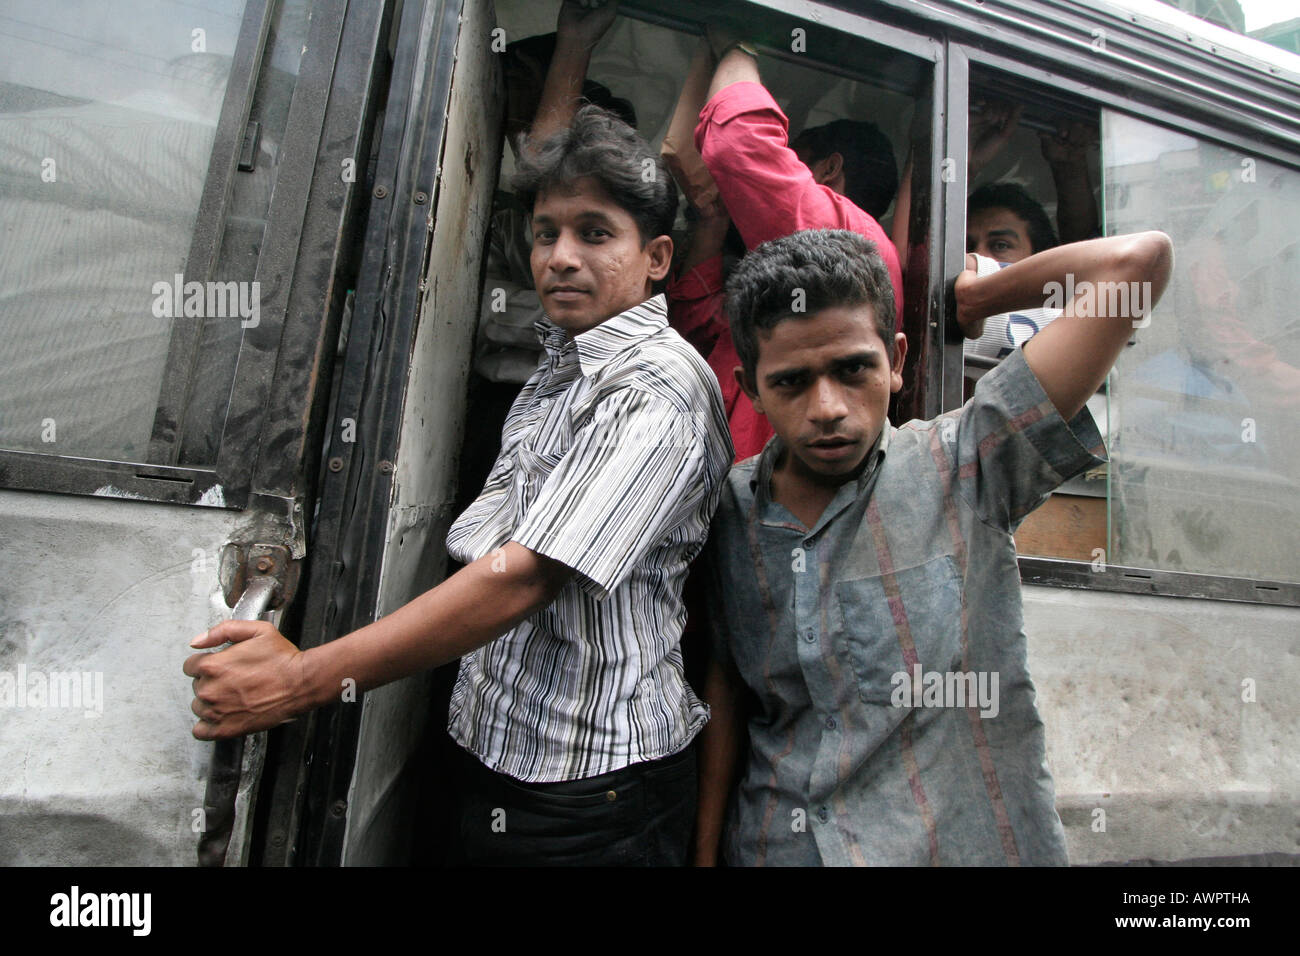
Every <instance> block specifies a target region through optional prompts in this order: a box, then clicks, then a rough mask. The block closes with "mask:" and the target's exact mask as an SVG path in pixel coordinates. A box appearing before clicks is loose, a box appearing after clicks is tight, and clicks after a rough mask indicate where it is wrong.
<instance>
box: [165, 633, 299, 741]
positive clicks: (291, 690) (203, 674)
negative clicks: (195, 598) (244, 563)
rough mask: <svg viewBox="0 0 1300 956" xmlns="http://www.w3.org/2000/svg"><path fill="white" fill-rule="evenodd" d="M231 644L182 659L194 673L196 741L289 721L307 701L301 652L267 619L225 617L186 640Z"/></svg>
mask: <svg viewBox="0 0 1300 956" xmlns="http://www.w3.org/2000/svg"><path fill="white" fill-rule="evenodd" d="M227 641H232V642H234V643H233V645H232V646H231V647H228V648H226V649H225V650H222V651H218V652H216V653H208V654H194V655H191V656H190V657H188V658H186V660H185V666H184V671H185V673H186V675H188V676H190V677H193V678H194V703H193V704H191V705H190V709H191V710H193V711H194V714H195V716H197V717H198V718H199V722H198V723H197V724H195V725H194V729H193V734H194V736H195V737H197V738H198V739H199V740H218V739H224V738H227V737H240V736H243V735H244V734H251V733H254V732H256V731H259V730H267V729H269V728H271V727H275V726H278V725H279V724H283V723H287V722H288V721H290V720H292V719H293V718H294V717H296V716H297V715H298V714H300V713H302V712H303V711H304V710H307V709H308V708H309V707H310V706H311V704H310V700H309V697H308V693H307V686H308V685H307V679H306V674H305V671H304V666H303V660H304V652H303V651H300V650H298V648H296V647H295V646H294V645H293V644H291V643H290V642H289V641H288V640H286V639H285V638H284V636H283V635H281V634H280V632H279V631H277V630H276V629H275V628H274V627H272V626H271V625H270V624H269V623H267V622H266V621H223V622H222V623H220V624H218V625H217V626H216V627H213V628H212V629H210V630H209V631H208V632H207V633H206V634H200V635H199V636H198V637H196V638H195V639H194V640H193V641H191V642H190V646H191V647H198V648H207V647H219V646H221V645H222V644H224V643H226V642H227Z"/></svg>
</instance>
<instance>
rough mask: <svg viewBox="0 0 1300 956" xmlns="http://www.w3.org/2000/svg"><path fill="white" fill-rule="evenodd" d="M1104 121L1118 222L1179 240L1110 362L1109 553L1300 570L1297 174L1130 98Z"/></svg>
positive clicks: (1234, 568)
mask: <svg viewBox="0 0 1300 956" xmlns="http://www.w3.org/2000/svg"><path fill="white" fill-rule="evenodd" d="M1103 130H1104V139H1103V145H1102V153H1103V159H1104V162H1105V200H1106V201H1105V220H1106V231H1107V233H1108V234H1110V233H1126V232H1135V231H1138V230H1142V229H1156V228H1158V229H1163V230H1164V231H1165V232H1167V233H1168V234H1169V235H1170V237H1171V238H1172V239H1173V241H1174V248H1175V250H1176V253H1175V257H1176V258H1175V267H1174V275H1173V279H1172V282H1171V283H1170V287H1169V289H1168V290H1166V292H1165V295H1164V298H1163V299H1162V300H1161V303H1160V306H1159V307H1158V308H1157V309H1156V311H1155V312H1154V313H1153V314H1152V315H1151V316H1149V324H1148V325H1147V326H1146V327H1144V328H1141V329H1140V330H1139V331H1138V332H1137V335H1136V343H1135V344H1134V345H1133V346H1132V347H1131V348H1129V349H1128V350H1126V351H1125V353H1124V354H1123V355H1122V356H1121V357H1120V361H1119V363H1118V365H1117V366H1116V370H1115V372H1114V373H1113V374H1112V376H1111V392H1110V403H1111V417H1112V431H1111V436H1110V455H1111V474H1110V492H1111V493H1110V523H1111V528H1110V534H1111V547H1110V551H1109V553H1110V560H1111V561H1112V562H1113V563H1116V564H1120V565H1126V566H1132V567H1139V568H1153V569H1158V570H1165V571H1186V572H1193V573H1199V574H1212V575H1224V576H1229V577H1238V578H1253V579H1262V580H1266V581H1284V582H1295V581H1300V556H1297V552H1296V549H1295V546H1294V543H1293V542H1292V541H1291V540H1290V536H1289V535H1288V534H1287V533H1286V530H1287V529H1291V528H1294V527H1295V526H1296V521H1297V505H1296V502H1297V491H1298V490H1300V434H1298V432H1297V415H1296V413H1297V411H1300V319H1298V318H1297V313H1296V308H1295V303H1296V302H1297V301H1298V300H1300V272H1298V271H1297V268H1298V267H1300V241H1298V240H1297V238H1296V233H1295V226H1294V224H1295V222H1296V221H1297V218H1298V217H1300V174H1298V173H1297V172H1296V170H1294V169H1291V168H1288V167H1286V166H1282V165H1280V164H1278V163H1276V162H1272V161H1269V160H1266V159H1264V158H1261V157H1256V156H1253V155H1251V154H1250V153H1249V152H1244V151H1241V150H1234V149H1231V148H1227V147H1224V146H1220V145H1217V144H1215V143H1211V142H1207V141H1205V140H1202V139H1197V138H1194V137H1192V136H1188V135H1185V134H1182V133H1177V132H1174V131H1172V130H1168V129H1164V128H1162V127H1159V126H1156V125H1154V124H1152V123H1149V122H1145V121H1143V120H1139V119H1136V118H1134V117H1131V116H1128V115H1125V114H1123V113H1119V112H1112V111H1106V113H1105V114H1104V117H1103ZM1131 293H1133V294H1141V290H1131Z"/></svg>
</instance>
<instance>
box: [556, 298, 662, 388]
mask: <svg viewBox="0 0 1300 956" xmlns="http://www.w3.org/2000/svg"><path fill="white" fill-rule="evenodd" d="M533 327H534V328H535V329H536V330H537V334H538V335H539V336H540V337H541V340H542V347H543V348H544V349H546V351H547V352H548V353H550V354H551V355H559V354H560V353H561V352H564V351H565V350H566V349H567V348H568V347H569V346H570V344H572V345H573V346H576V348H577V350H578V362H579V363H580V364H581V366H582V374H583V375H584V376H592V375H595V374H596V373H597V372H599V371H600V370H601V369H602V368H604V367H605V364H606V363H607V362H609V360H610V359H612V358H614V357H615V356H616V355H618V354H620V353H621V352H625V351H627V350H628V349H629V348H631V347H632V346H633V345H635V344H636V343H638V342H640V341H641V340H642V339H644V338H647V337H648V336H651V335H654V334H655V333H656V332H660V331H662V330H663V329H666V328H667V327H668V303H667V300H666V299H665V298H664V296H663V294H662V293H661V294H659V295H656V296H651V297H650V298H648V299H646V300H645V301H644V302H642V303H640V304H639V305H634V306H632V308H630V309H628V310H627V311H626V312H620V313H619V314H618V315H615V316H611V317H610V318H608V319H606V320H605V321H604V322H601V323H600V324H599V325H597V326H596V327H595V328H591V329H588V330H587V331H586V332H580V333H578V334H577V335H575V336H574V337H573V339H572V340H570V339H569V337H568V334H567V333H566V332H565V331H564V329H562V328H560V327H559V326H558V325H556V324H554V323H553V322H551V320H550V319H547V318H545V317H543V318H541V319H538V320H537V321H536V322H535V323H534V324H533Z"/></svg>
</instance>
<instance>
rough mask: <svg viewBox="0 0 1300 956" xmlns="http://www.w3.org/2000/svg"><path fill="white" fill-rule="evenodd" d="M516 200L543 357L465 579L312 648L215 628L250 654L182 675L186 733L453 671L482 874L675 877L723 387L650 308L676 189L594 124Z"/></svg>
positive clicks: (587, 113) (689, 789) (685, 805)
mask: <svg viewBox="0 0 1300 956" xmlns="http://www.w3.org/2000/svg"><path fill="white" fill-rule="evenodd" d="M516 188H517V190H518V191H519V192H520V194H521V196H522V197H523V198H525V200H526V201H527V202H528V203H529V204H531V207H532V209H533V252H532V263H531V264H532V269H533V277H534V279H535V281H536V285H537V291H538V294H539V295H540V297H541V302H542V305H543V307H544V308H545V312H546V316H547V320H548V321H543V322H540V323H539V329H538V331H539V333H540V334H541V336H542V342H543V345H544V347H545V350H546V355H545V361H544V362H543V364H541V365H540V366H539V367H538V369H537V371H536V372H535V373H534V375H533V376H532V378H530V379H529V380H528V383H527V384H526V385H525V386H524V388H523V390H522V391H521V392H520V394H519V397H518V398H517V399H516V401H515V403H514V405H513V406H512V407H511V410H510V413H509V415H508V417H507V420H506V424H505V428H504V431H503V434H502V446H501V452H500V455H499V457H498V459H497V462H496V465H495V466H494V467H493V469H492V472H491V474H490V475H489V477H488V480H487V483H486V485H485V486H484V488H483V491H482V493H481V494H480V495H479V497H478V499H477V500H476V501H475V502H474V503H473V504H472V505H471V506H470V507H469V508H468V509H467V510H466V512H465V513H464V514H463V515H461V517H460V518H459V519H458V520H457V521H456V522H455V524H454V525H453V526H452V528H451V530H450V532H449V534H448V539H447V543H448V550H449V551H450V553H451V554H452V555H453V556H454V557H456V558H458V559H459V560H462V561H465V562H468V563H467V565H466V567H464V568H463V569H462V570H461V571H459V572H457V573H456V574H455V575H453V576H452V577H450V578H448V579H447V580H446V581H444V582H443V583H442V584H440V585H439V586H438V587H436V588H434V589H433V590H432V591H429V592H428V593H426V594H424V595H422V596H421V597H419V598H417V599H416V600H414V601H412V602H411V603H410V604H408V605H406V606H405V607H403V608H401V609H399V610H397V611H395V612H394V613H392V614H390V615H388V616H387V617H385V618H383V619H381V620H379V621H376V622H375V623H374V624H371V625H369V626H367V627H364V628H362V629H360V630H358V631H356V632H354V633H352V634H349V635H347V636H345V637H342V638H340V639H338V640H336V641H333V642H331V643H329V644H325V645H322V646H321V647H317V648H312V649H311V650H308V651H306V652H299V651H298V650H297V649H296V648H294V647H293V645H291V644H289V643H288V642H287V641H285V640H284V638H282V637H280V635H279V634H278V633H277V632H275V630H274V628H272V627H271V626H270V625H269V624H265V623H261V622H245V621H227V622H225V623H223V624H221V625H218V626H217V627H214V628H213V629H212V630H211V631H209V632H208V634H207V636H206V637H205V638H201V639H198V640H196V642H195V645H194V646H197V647H215V646H217V645H218V644H221V643H222V642H224V641H227V640H230V641H236V642H238V643H236V644H235V646H234V647H231V648H229V649H227V650H225V651H222V652H220V653H219V654H216V655H196V656H195V657H192V658H190V660H189V661H187V662H186V673H187V674H190V675H191V676H195V677H198V678H199V680H198V682H197V686H196V701H195V704H194V712H195V713H196V714H197V715H198V716H199V718H200V721H199V723H198V724H197V725H196V726H195V729H194V734H195V736H197V737H199V738H200V739H215V738H217V737H226V736H233V735H236V734H243V733H248V732H251V731H253V730H258V729H262V728H266V727H270V726H274V725H275V724H277V723H280V722H281V721H283V720H284V719H286V718H287V717H290V716H292V715H294V714H296V713H300V712H302V711H303V710H306V709H308V708H310V707H313V706H319V705H321V704H323V703H326V702H328V701H330V700H333V699H335V698H336V697H337V694H338V689H339V687H340V686H341V684H342V682H343V681H344V680H345V679H351V680H353V681H355V686H357V687H360V688H361V689H366V688H370V687H375V686H377V685H379V684H382V683H386V682H388V681H391V680H395V679H397V678H400V677H403V676H405V675H407V674H410V673H414V672H416V671H418V670H422V669H425V668H429V667H435V666H438V665H439V664H442V663H445V662H447V661H451V660H454V659H456V658H457V657H461V658H462V661H461V668H460V673H459V676H458V679H457V682H456V686H455V690H454V692H453V697H452V704H451V719H450V728H449V729H450V731H451V734H452V736H453V737H454V738H455V739H456V741H457V742H458V743H459V744H460V745H461V746H462V747H463V748H464V749H465V757H464V764H465V767H464V773H463V775H462V777H463V779H462V787H461V796H462V802H463V812H462V818H461V834H462V837H463V843H464V845H465V849H466V853H467V857H468V860H469V862H472V863H514V864H528V863H548V864H682V863H684V862H685V861H686V859H687V855H688V844H689V838H690V832H691V827H692V825H693V823H694V809H695V796H696V793H695V758H694V752H693V750H692V749H690V748H689V745H690V744H691V741H692V739H693V738H694V737H695V735H696V734H697V733H698V732H699V730H700V729H701V727H702V726H703V725H704V722H705V721H706V719H707V709H706V708H705V707H704V705H703V704H701V702H700V701H699V699H698V698H697V697H696V696H695V694H694V692H693V691H692V690H691V688H690V686H689V685H688V684H687V683H686V681H685V680H684V678H683V673H682V659H681V650H680V644H679V639H680V635H681V630H682V625H683V622H684V619H685V611H684V608H683V606H682V600H681V590H682V583H683V581H684V578H685V575H686V568H687V565H688V564H689V563H690V561H691V559H692V558H694V557H695V555H696V554H697V553H698V552H699V551H700V549H701V548H702V547H703V544H704V541H705V539H706V537H707V531H708V523H709V519H710V517H711V516H712V514H713V510H714V508H715V507H716V505H717V501H718V495H719V493H720V490H721V483H722V479H723V476H724V475H725V473H726V470H727V466H728V465H729V464H730V462H731V458H732V448H731V441H730V438H729V436H728V431H727V420H726V416H725V413H724V410H723V407H722V397H721V394H720V392H719V390H718V384H717V379H716V378H715V377H714V375H713V372H712V371H711V370H710V369H709V366H708V365H707V364H705V362H704V360H703V359H702V358H700V356H699V355H698V353H697V352H696V351H695V350H694V349H693V348H692V347H691V346H690V345H688V344H687V343H686V342H685V341H684V340H683V339H682V338H681V337H680V336H678V335H677V333H676V332H674V331H672V330H671V329H670V328H669V327H668V323H667V319H666V314H665V313H666V309H665V303H664V299H663V296H662V295H657V296H652V295H651V291H652V287H653V283H655V282H657V281H659V280H662V279H663V278H664V276H665V275H666V274H667V272H668V268H669V264H670V260H671V258H672V239H671V238H669V236H668V231H669V229H670V228H671V226H672V222H673V218H674V216H675V213H676V206H677V194H676V189H675V187H674V186H673V183H672V180H671V178H670V177H669V175H668V171H667V169H666V168H665V167H664V165H663V164H662V162H660V161H659V159H658V157H657V156H656V155H655V154H654V153H653V152H652V151H651V150H650V148H649V146H648V145H647V144H646V143H645V142H644V141H642V140H641V139H639V138H638V137H637V136H636V134H635V133H634V132H633V131H632V130H631V129H630V128H629V127H628V126H626V124H624V123H622V122H621V121H619V120H618V119H617V118H616V117H614V116H612V115H611V114H609V113H606V112H605V111H603V110H600V109H598V108H596V107H590V106H589V107H585V108H583V109H582V110H580V111H578V113H577V115H576V117H575V118H574V121H573V124H572V126H570V127H568V128H565V129H562V130H561V131H560V132H558V133H557V134H556V135H554V136H553V137H552V138H550V139H547V140H545V141H544V142H543V143H541V144H540V145H539V146H535V147H533V148H529V149H526V150H525V151H524V155H523V156H522V158H521V161H520V165H519V173H518V176H517V179H516ZM214 658H215V659H218V661H219V663H217V664H216V666H214ZM218 672H219V675H220V676H218ZM246 701H254V702H256V703H253V704H246V703H244V702H246Z"/></svg>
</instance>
